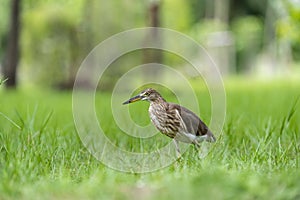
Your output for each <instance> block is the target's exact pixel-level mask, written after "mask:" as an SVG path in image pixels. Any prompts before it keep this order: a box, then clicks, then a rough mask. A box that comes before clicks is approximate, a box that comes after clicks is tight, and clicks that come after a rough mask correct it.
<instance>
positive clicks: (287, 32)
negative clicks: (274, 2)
mask: <svg viewBox="0 0 300 200" xmlns="http://www.w3.org/2000/svg"><path fill="white" fill-rule="evenodd" d="M284 3H285V7H286V11H287V16H286V17H284V18H282V19H279V20H278V21H277V23H276V33H277V36H278V37H279V39H280V40H285V41H288V42H290V43H291V45H292V47H293V56H294V58H295V59H296V60H300V48H299V46H300V34H299V32H300V6H299V5H298V6H297V5H295V4H296V3H291V2H289V1H284Z"/></svg>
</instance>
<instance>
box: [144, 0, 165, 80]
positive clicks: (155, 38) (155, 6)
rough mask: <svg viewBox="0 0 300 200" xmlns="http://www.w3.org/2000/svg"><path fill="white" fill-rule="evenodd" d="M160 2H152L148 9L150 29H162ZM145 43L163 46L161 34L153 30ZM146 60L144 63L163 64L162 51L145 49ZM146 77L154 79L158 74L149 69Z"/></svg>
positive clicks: (146, 71)
mask: <svg viewBox="0 0 300 200" xmlns="http://www.w3.org/2000/svg"><path fill="white" fill-rule="evenodd" d="M160 5H161V2H160V1H158V0H157V1H150V3H149V7H148V12H147V13H148V21H149V26H150V27H160ZM145 43H146V44H147V45H151V46H152V45H155V46H158V45H161V44H162V38H161V35H160V33H159V32H158V30H157V29H152V30H151V32H149V35H148V36H147V38H145ZM143 51H144V52H143V54H144V58H143V63H145V64H147V63H160V64H161V63H162V51H161V50H159V49H144V50H143ZM145 75H146V77H148V76H149V77H153V76H156V75H157V73H156V72H155V70H153V69H151V68H148V69H146V70H145Z"/></svg>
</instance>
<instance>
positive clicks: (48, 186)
mask: <svg viewBox="0 0 300 200" xmlns="http://www.w3.org/2000/svg"><path fill="white" fill-rule="evenodd" d="M195 86H196V83H195ZM195 88H197V87H195ZM225 88H226V95H227V99H226V102H227V111H226V120H225V124H224V127H223V132H222V133H220V134H218V135H217V137H218V141H217V142H216V143H214V144H212V145H210V151H209V154H208V155H207V156H206V157H205V158H200V157H199V156H198V152H197V151H196V150H195V149H194V148H193V147H192V146H191V147H190V148H189V149H188V150H187V151H186V152H185V153H184V154H183V157H182V159H180V160H178V161H176V162H175V163H173V164H172V165H170V166H169V167H166V168H164V169H161V170H158V171H155V172H152V173H144V174H138V173H123V172H119V171H115V170H113V169H110V168H108V167H106V166H105V165H103V164H102V163H101V162H99V161H98V160H97V159H95V158H94V157H93V156H92V155H91V154H90V153H89V152H88V150H87V149H86V148H85V147H84V145H83V144H82V143H81V140H80V138H79V136H78V134H77V131H76V129H75V125H74V121H73V115H72V93H71V92H57V91H50V90H29V89H19V90H18V91H5V90H3V89H1V90H0V97H1V98H0V199H300V187H299V186H300V170H299V167H300V166H299V162H300V132H299V131H300V123H299V122H300V112H299V110H300V100H299V102H298V103H296V100H297V98H298V97H299V95H300V80H295V79H292V80H277V79H276V80H267V81H262V80H253V79H250V80H248V79H247V80H242V79H235V80H227V81H225ZM197 95H199V96H198V97H199V98H200V99H201V101H200V105H199V106H200V108H201V113H203V116H202V118H203V119H204V121H209V118H210V116H209V115H210V108H209V106H207V105H210V101H209V95H207V94H206V92H205V90H202V89H201V88H199V92H198V93H197ZM164 96H165V98H166V99H167V100H174V98H173V97H172V96H171V95H170V96H168V94H167V95H164ZM97 98H99V99H102V100H104V102H108V104H107V105H105V104H101V105H96V107H97V108H99V109H101V106H104V107H105V108H106V110H105V111H103V112H100V113H97V115H98V117H99V119H101V120H102V121H101V122H102V125H103V128H104V131H105V132H106V133H108V136H109V137H111V138H112V139H115V140H118V138H122V132H121V131H119V133H118V134H116V135H115V134H113V133H116V132H118V130H119V129H118V127H117V125H116V124H115V123H114V121H113V117H112V115H111V113H110V112H109V105H110V104H109V98H110V95H109V94H103V93H101V94H100V93H99V94H97ZM124 100H126V99H124ZM96 104H97V103H96ZM185 106H186V107H188V105H185ZM104 107H103V108H102V109H104ZM146 108H147V104H146V103H139V104H136V106H133V105H131V106H130V112H131V115H133V114H134V115H135V114H136V115H135V116H133V118H134V120H135V121H137V123H140V124H143V123H148V122H149V117H148V116H147V111H146ZM137 116H138V117H137ZM133 129H134V127H133ZM157 137H158V138H157V141H159V142H160V143H164V142H166V141H168V138H166V137H164V136H161V135H159V136H157ZM117 143H118V145H120V146H127V148H131V149H138V148H139V147H140V143H139V142H137V141H135V140H131V139H127V140H122V139H121V140H118V141H117ZM147 145H148V146H147ZM153 145H155V140H152V141H151V143H150V144H145V146H147V147H146V148H151V147H153ZM137 146H138V147H137Z"/></svg>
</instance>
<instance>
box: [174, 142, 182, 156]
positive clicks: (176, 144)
mask: <svg viewBox="0 0 300 200" xmlns="http://www.w3.org/2000/svg"><path fill="white" fill-rule="evenodd" d="M173 141H174V144H175V148H176V154H177V155H176V156H177V157H178V158H180V157H181V154H180V149H179V144H178V141H177V140H175V139H173Z"/></svg>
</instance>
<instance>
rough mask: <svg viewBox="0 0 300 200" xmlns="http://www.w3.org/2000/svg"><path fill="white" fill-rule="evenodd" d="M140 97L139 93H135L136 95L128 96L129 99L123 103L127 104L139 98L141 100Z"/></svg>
mask: <svg viewBox="0 0 300 200" xmlns="http://www.w3.org/2000/svg"><path fill="white" fill-rule="evenodd" d="M141 99H142V97H141V96H140V95H137V96H135V97H132V98H130V99H129V100H127V101H125V102H124V103H123V105H125V104H129V103H133V102H136V101H139V100H141Z"/></svg>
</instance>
